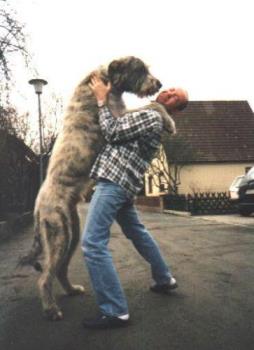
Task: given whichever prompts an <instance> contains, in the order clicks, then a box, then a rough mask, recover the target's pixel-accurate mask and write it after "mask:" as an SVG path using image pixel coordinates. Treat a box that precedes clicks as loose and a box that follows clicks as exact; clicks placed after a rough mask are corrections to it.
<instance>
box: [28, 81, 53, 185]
mask: <svg viewBox="0 0 254 350" xmlns="http://www.w3.org/2000/svg"><path fill="white" fill-rule="evenodd" d="M28 83H29V84H31V85H33V87H34V91H35V93H36V94H37V96H38V112H39V134H40V185H41V184H42V182H43V163H42V153H43V152H42V124H41V98H40V96H41V94H42V88H43V86H44V85H47V84H48V82H47V81H46V80H44V79H31V80H29V82H28Z"/></svg>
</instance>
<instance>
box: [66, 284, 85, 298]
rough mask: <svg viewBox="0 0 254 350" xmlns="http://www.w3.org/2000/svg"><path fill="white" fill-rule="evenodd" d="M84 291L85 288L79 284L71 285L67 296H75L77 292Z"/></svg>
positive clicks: (81, 292)
mask: <svg viewBox="0 0 254 350" xmlns="http://www.w3.org/2000/svg"><path fill="white" fill-rule="evenodd" d="M84 293H85V288H84V287H83V286H80V285H73V286H72V288H71V290H69V291H68V293H67V294H68V295H69V296H75V295H79V294H84Z"/></svg>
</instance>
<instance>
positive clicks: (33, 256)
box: [17, 213, 42, 272]
mask: <svg viewBox="0 0 254 350" xmlns="http://www.w3.org/2000/svg"><path fill="white" fill-rule="evenodd" d="M41 253H42V242H41V235H40V214H39V213H37V214H36V215H35V216H34V241H33V245H32V247H31V250H30V251H29V252H28V253H27V255H25V256H22V257H20V258H19V260H18V263H17V268H18V267H21V268H22V267H25V266H32V267H33V268H34V269H35V270H36V271H39V272H42V266H41V264H40V262H39V261H38V258H39V256H40V255H41Z"/></svg>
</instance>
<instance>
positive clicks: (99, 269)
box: [82, 180, 172, 316]
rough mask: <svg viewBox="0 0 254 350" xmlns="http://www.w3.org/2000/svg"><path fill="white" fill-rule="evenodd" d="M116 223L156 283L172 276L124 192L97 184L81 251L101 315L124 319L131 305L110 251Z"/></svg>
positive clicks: (117, 187)
mask: <svg viewBox="0 0 254 350" xmlns="http://www.w3.org/2000/svg"><path fill="white" fill-rule="evenodd" d="M114 220H116V221H117V223H118V224H119V225H120V227H121V229H122V231H123V233H124V234H125V236H126V237H127V238H128V239H130V240H131V241H132V243H133V245H134V247H135V248H136V249H137V251H138V252H139V253H140V254H141V255H142V256H143V258H144V259H145V260H146V261H148V263H149V264H150V265H151V270H152V277H153V279H154V280H155V282H156V283H158V284H163V283H167V282H168V281H169V280H170V278H171V277H172V276H171V273H170V271H169V268H168V266H167V265H166V263H165V261H164V259H163V257H162V256H161V253H160V250H159V248H158V245H157V243H156V242H155V241H154V239H153V238H152V237H151V235H150V234H149V233H148V231H147V230H146V228H145V227H144V225H142V224H141V222H140V220H139V218H138V215H137V212H136V209H135V208H134V206H133V202H132V201H131V200H130V199H129V198H128V196H127V195H126V192H125V191H124V189H123V188H122V187H121V186H119V185H118V184H115V183H113V182H109V181H107V180H106V181H105V180H102V181H98V183H97V185H96V190H95V192H94V194H93V196H92V200H91V203H90V205H89V209H88V215H87V219H86V225H85V229H84V233H83V237H82V250H83V253H84V257H85V261H86V264H87V267H88V271H89V275H90V279H91V282H92V286H93V289H94V291H95V296H96V301H97V303H98V305H99V308H100V311H101V312H102V313H103V314H104V315H108V316H121V315H124V314H127V313H128V305H127V301H126V298H125V295H124V292H123V289H122V286H121V283H120V281H119V278H118V275H117V272H116V270H115V267H114V265H113V262H112V256H111V254H110V252H109V250H108V247H107V246H108V242H109V238H110V227H111V225H112V224H113V221H114Z"/></svg>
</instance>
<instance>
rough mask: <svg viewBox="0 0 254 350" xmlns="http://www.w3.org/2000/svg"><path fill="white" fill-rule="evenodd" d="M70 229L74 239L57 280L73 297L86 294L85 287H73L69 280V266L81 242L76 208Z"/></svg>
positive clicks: (72, 213)
mask: <svg viewBox="0 0 254 350" xmlns="http://www.w3.org/2000/svg"><path fill="white" fill-rule="evenodd" d="M70 227H71V233H72V237H71V240H70V244H69V247H68V250H67V252H66V255H65V257H64V260H63V262H62V264H61V265H60V267H59V270H58V271H57V278H58V280H59V282H60V283H61V285H62V287H63V289H64V290H65V291H66V293H67V294H68V295H70V296H72V295H78V294H81V293H84V291H85V289H84V287H83V286H80V285H72V284H71V283H70V281H69V279H68V266H69V264H70V260H71V258H72V256H73V254H74V252H75V250H76V247H77V245H78V242H79V232H80V226H79V217H78V213H77V207H76V206H75V207H74V208H73V209H72V210H71V211H70Z"/></svg>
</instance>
